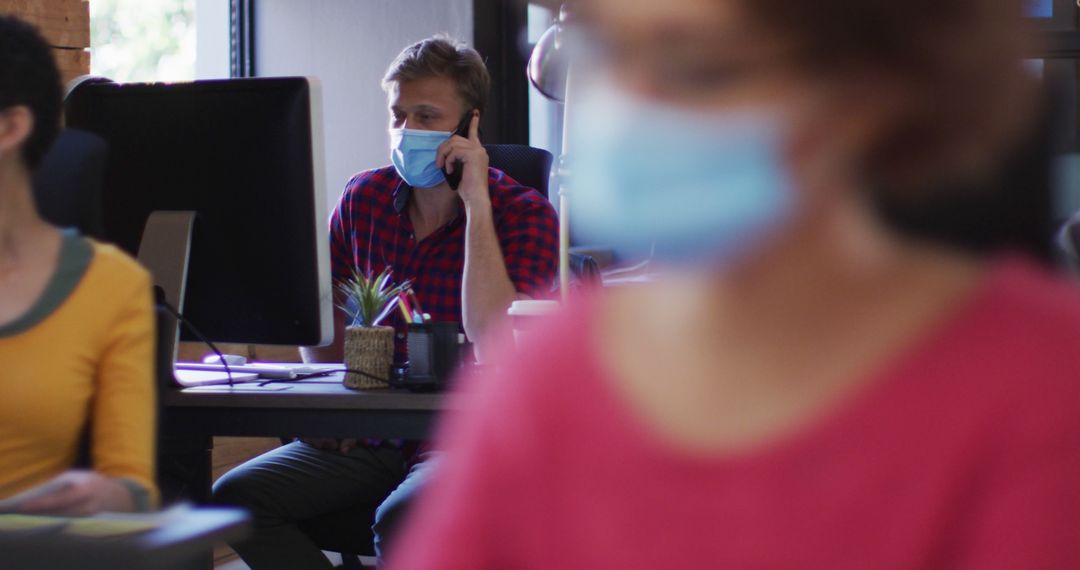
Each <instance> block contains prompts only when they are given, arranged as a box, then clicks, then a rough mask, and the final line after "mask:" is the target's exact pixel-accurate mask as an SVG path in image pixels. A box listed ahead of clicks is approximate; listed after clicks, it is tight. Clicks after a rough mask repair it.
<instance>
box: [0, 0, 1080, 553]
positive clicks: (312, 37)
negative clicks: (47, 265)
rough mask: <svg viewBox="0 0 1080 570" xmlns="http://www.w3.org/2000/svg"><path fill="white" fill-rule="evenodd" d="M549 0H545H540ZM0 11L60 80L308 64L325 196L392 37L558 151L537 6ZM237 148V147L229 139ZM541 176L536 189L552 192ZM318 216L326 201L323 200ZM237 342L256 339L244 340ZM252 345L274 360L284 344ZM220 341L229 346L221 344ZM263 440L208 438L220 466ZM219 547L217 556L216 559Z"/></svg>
mask: <svg viewBox="0 0 1080 570" xmlns="http://www.w3.org/2000/svg"><path fill="white" fill-rule="evenodd" d="M548 4H550V3H548ZM0 12H13V13H15V14H17V15H20V16H23V17H27V18H28V19H30V20H31V21H38V22H42V23H43V24H41V25H42V27H43V31H45V32H46V35H47V38H48V39H49V41H51V42H54V44H55V47H56V48H57V49H56V54H57V58H58V61H59V63H60V66H61V69H62V72H63V73H64V75H65V79H71V78H73V77H75V76H78V75H80V74H84V73H91V74H94V75H102V76H106V77H109V78H110V79H113V80H116V81H187V80H197V79H217V78H227V77H259V76H294V75H300V76H310V77H315V78H317V79H318V80H319V81H320V83H321V85H322V94H323V115H324V122H325V124H324V133H325V137H326V141H325V169H326V176H325V180H326V181H327V186H326V193H327V196H326V202H325V203H326V204H327V205H328V207H332V205H333V204H335V203H336V202H337V199H338V197H339V195H340V193H341V190H342V188H343V187H344V184H345V182H346V181H347V180H348V179H349V177H350V176H351V175H352V174H354V173H356V172H359V171H362V170H365V169H369V168H374V167H378V166H382V165H385V164H386V163H387V162H388V151H387V149H388V144H389V143H388V135H387V128H386V127H387V124H388V119H387V110H386V96H385V93H384V92H383V91H382V89H381V87H380V85H379V80H380V79H381V77H382V75H383V73H384V71H385V69H386V66H387V64H388V63H389V62H390V61H391V60H392V59H393V57H394V56H395V55H396V54H397V53H398V52H399V51H400V49H401V48H402V47H403V46H404V45H407V44H408V43H411V42H413V41H415V40H419V39H422V38H425V37H428V36H431V35H433V34H436V33H447V34H449V35H451V36H454V37H456V38H459V39H462V40H465V41H466V42H468V43H470V44H471V45H473V46H474V47H476V48H477V49H478V50H479V51H480V52H481V54H483V55H484V56H485V57H486V59H487V63H488V65H489V69H490V70H491V72H492V77H493V84H494V86H495V87H494V92H493V93H492V106H491V109H490V112H489V113H488V115H487V117H485V121H484V124H483V127H482V128H483V131H484V136H485V142H493V143H497V142H503V143H526V144H530V145H531V146H535V147H539V148H544V149H547V150H549V151H550V152H551V153H552V154H553V155H555V156H558V155H559V154H560V150H561V149H560V144H559V142H560V139H561V133H562V124H561V109H560V108H559V105H558V104H556V103H553V102H551V101H548V100H547V99H545V98H543V97H542V96H540V95H539V93H537V92H536V91H535V90H533V89H531V88H530V86H529V84H528V80H527V78H526V75H525V64H526V61H527V58H528V54H529V52H530V50H531V47H532V45H533V44H534V43H535V42H536V41H537V40H538V39H539V37H540V35H541V34H542V33H543V32H544V31H545V30H546V29H547V28H548V26H549V25H550V24H551V22H552V21H553V18H554V17H555V14H553V12H552V10H551V9H550V8H548V7H545V6H541V5H539V4H530V3H526V2H503V1H501V0H303V1H298V0H89V1H87V0H0ZM1028 15H1029V16H1030V17H1032V18H1033V19H1034V20H1035V21H1036V23H1037V25H1038V29H1039V34H1040V36H1041V38H1040V39H1041V40H1042V41H1041V42H1040V46H1041V47H1040V49H1039V51H1038V52H1036V53H1032V54H1031V58H1030V68H1031V70H1032V73H1036V74H1038V75H1040V76H1041V77H1043V79H1044V80H1045V81H1046V82H1047V83H1048V84H1052V85H1053V87H1054V89H1055V90H1056V91H1057V93H1056V95H1057V97H1058V99H1059V101H1060V102H1061V103H1060V108H1059V109H1057V114H1056V119H1055V122H1056V124H1057V126H1059V127H1060V131H1059V133H1058V137H1059V139H1060V140H1059V141H1058V143H1057V145H1056V147H1057V151H1058V156H1057V158H1056V160H1055V168H1054V175H1055V183H1054V189H1055V194H1054V199H1055V202H1054V204H1055V209H1054V212H1055V217H1056V219H1057V220H1058V221H1064V220H1065V219H1066V218H1067V217H1068V216H1070V215H1071V214H1073V213H1075V212H1077V211H1080V137H1078V133H1080V114H1078V112H1077V110H1078V107H1080V105H1078V103H1080V91H1078V76H1080V8H1078V7H1077V4H1076V2H1075V1H1074V0H1032V2H1031V3H1030V6H1029V14H1028ZM237 150H238V151H240V150H241V149H237ZM556 183H557V181H553V183H552V190H551V192H550V195H552V196H554V195H556ZM327 214H329V212H327ZM248 350H249V351H254V350H256V349H254V348H250V349H248ZM266 350H267V352H265V353H262V354H259V355H258V356H260V357H263V358H266V356H270V359H272V358H274V357H278V358H282V359H284V358H288V356H287V353H286V352H273V351H272V350H271V349H266ZM230 352H237V351H235V350H233V351H230ZM277 443H278V442H277V440H268V441H252V440H248V441H240V440H222V441H220V442H216V443H215V459H214V463H215V471H216V473H221V472H224V471H225V470H227V469H228V468H230V467H231V466H233V465H236V464H238V463H239V462H242V461H243V460H244V459H246V458H248V457H251V456H254V455H255V454H257V453H259V452H261V451H262V450H265V449H269V448H270V447H273V446H276V445H277ZM226 558H227V556H226V554H225V553H222V555H221V556H220V559H221V560H222V561H224V560H226Z"/></svg>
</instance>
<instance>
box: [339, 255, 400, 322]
mask: <svg viewBox="0 0 1080 570" xmlns="http://www.w3.org/2000/svg"><path fill="white" fill-rule="evenodd" d="M410 287H411V283H410V282H409V281H405V282H404V283H400V284H398V285H394V284H393V280H392V272H391V271H390V268H389V267H387V268H386V269H383V271H382V273H379V274H378V275H377V276H376V275H374V272H373V271H372V270H371V269H370V268H369V269H368V270H367V271H366V272H360V271H353V276H352V278H350V279H346V280H345V281H343V282H341V283H339V284H338V290H339V291H340V292H341V293H342V303H340V304H339V305H338V307H340V308H341V310H342V311H345V314H346V315H348V316H349V319H350V320H349V322H348V323H347V324H350V325H352V326H360V327H377V326H379V323H381V322H382V320H383V319H385V318H386V316H387V315H389V314H390V313H391V312H392V311H393V310H394V304H395V303H397V300H398V296H399V295H401V294H402V293H406V292H408V291H409V288H410Z"/></svg>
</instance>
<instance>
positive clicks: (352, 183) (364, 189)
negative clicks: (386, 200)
mask: <svg viewBox="0 0 1080 570" xmlns="http://www.w3.org/2000/svg"><path fill="white" fill-rule="evenodd" d="M400 182H401V177H400V176H398V173H397V171H396V170H394V167H393V166H382V167H379V168H372V169H370V170H364V171H362V172H357V173H356V174H354V175H352V177H351V178H349V181H348V182H347V183H346V184H345V196H353V195H363V194H365V193H384V192H385V191H387V190H390V191H392V190H393V189H394V188H397V186H398V184H399V183H400Z"/></svg>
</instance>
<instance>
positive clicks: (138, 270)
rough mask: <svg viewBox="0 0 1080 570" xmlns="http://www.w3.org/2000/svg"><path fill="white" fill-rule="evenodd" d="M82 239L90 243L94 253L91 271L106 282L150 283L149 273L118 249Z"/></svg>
mask: <svg viewBox="0 0 1080 570" xmlns="http://www.w3.org/2000/svg"><path fill="white" fill-rule="evenodd" d="M83 239H86V240H87V241H88V242H89V243H90V247H91V248H92V250H93V253H94V257H93V259H92V261H91V264H90V267H91V269H94V270H97V271H96V272H97V273H98V274H99V275H101V276H102V277H104V278H105V279H106V280H108V281H110V282H114V283H132V282H136V283H139V284H147V283H149V282H150V272H149V271H147V270H146V268H145V267H143V266H142V265H140V264H139V262H138V261H136V260H135V259H134V258H133V257H131V256H130V255H128V254H127V253H126V252H124V251H122V250H121V249H120V248H118V247H116V246H115V245H112V244H109V243H103V242H99V241H97V240H94V239H90V238H83Z"/></svg>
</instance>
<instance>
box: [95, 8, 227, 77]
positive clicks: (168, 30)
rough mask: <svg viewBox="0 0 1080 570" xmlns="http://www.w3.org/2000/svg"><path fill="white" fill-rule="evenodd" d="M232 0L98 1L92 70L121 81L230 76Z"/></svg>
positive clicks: (96, 73) (97, 73)
mask: <svg viewBox="0 0 1080 570" xmlns="http://www.w3.org/2000/svg"><path fill="white" fill-rule="evenodd" d="M228 34H229V3H228V2H223V1H222V0H93V1H92V2H90V54H91V55H90V72H91V73H92V74H94V75H102V76H105V77H108V78H109V79H112V80H115V81H122V82H126V81H190V80H192V79H196V78H200V79H201V78H211V77H228V62H229V53H228V50H229V35H228Z"/></svg>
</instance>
